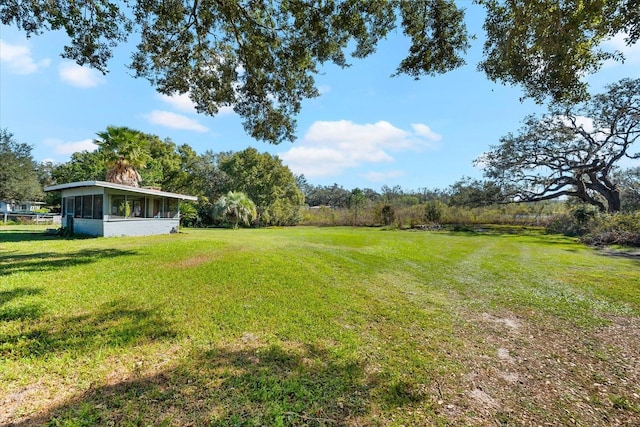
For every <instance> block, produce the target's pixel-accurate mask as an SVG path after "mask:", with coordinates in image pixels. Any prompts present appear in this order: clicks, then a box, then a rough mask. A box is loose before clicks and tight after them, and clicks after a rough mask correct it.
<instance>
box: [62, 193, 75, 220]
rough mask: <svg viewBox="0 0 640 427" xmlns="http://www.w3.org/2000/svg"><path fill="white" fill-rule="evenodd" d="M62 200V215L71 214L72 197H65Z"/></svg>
mask: <svg viewBox="0 0 640 427" xmlns="http://www.w3.org/2000/svg"><path fill="white" fill-rule="evenodd" d="M64 201H65V203H64V206H65V210H64V212H63V215H65V216H66V215H68V216H73V197H65V198H64Z"/></svg>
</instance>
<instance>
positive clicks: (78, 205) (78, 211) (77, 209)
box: [73, 196, 82, 218]
mask: <svg viewBox="0 0 640 427" xmlns="http://www.w3.org/2000/svg"><path fill="white" fill-rule="evenodd" d="M73 216H75V217H76V218H81V217H82V196H76V198H75V206H74V210H73Z"/></svg>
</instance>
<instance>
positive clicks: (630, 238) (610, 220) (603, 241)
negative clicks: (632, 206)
mask: <svg viewBox="0 0 640 427" xmlns="http://www.w3.org/2000/svg"><path fill="white" fill-rule="evenodd" d="M580 240H581V241H583V242H584V243H586V244H588V245H595V246H601V245H621V246H640V212H635V213H632V214H622V213H617V214H602V215H598V216H596V217H594V218H593V219H591V221H590V222H589V230H588V233H587V234H586V235H585V236H583V237H582V238H581V239H580Z"/></svg>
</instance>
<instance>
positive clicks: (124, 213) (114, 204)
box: [111, 196, 131, 218]
mask: <svg viewBox="0 0 640 427" xmlns="http://www.w3.org/2000/svg"><path fill="white" fill-rule="evenodd" d="M111 215H113V216H121V217H125V218H127V217H129V216H131V204H130V203H129V201H128V200H127V199H126V198H125V197H124V196H113V197H112V198H111Z"/></svg>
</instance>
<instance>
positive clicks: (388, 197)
mask: <svg viewBox="0 0 640 427" xmlns="http://www.w3.org/2000/svg"><path fill="white" fill-rule="evenodd" d="M380 193H381V197H382V199H383V200H384V201H385V202H387V203H391V204H398V203H399V202H400V199H401V198H402V196H404V190H403V189H402V187H400V186H399V185H396V186H394V187H393V188H392V187H389V186H388V185H383V186H382V188H380Z"/></svg>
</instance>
